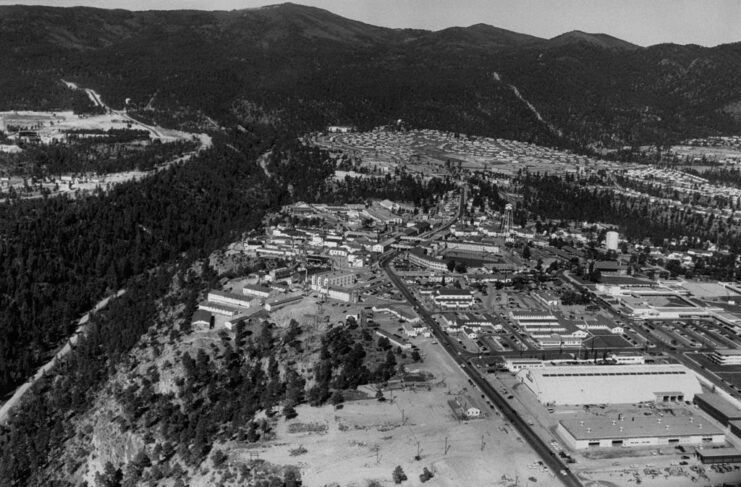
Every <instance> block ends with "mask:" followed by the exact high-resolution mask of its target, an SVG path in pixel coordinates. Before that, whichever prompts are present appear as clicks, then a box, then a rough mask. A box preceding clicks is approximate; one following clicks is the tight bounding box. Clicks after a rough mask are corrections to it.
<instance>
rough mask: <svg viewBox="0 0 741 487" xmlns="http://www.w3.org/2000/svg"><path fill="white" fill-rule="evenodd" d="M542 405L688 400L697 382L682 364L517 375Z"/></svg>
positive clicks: (591, 367) (697, 387) (528, 371)
mask: <svg viewBox="0 0 741 487" xmlns="http://www.w3.org/2000/svg"><path fill="white" fill-rule="evenodd" d="M517 377H518V378H519V379H520V381H521V382H522V383H523V384H525V385H526V386H527V387H528V388H529V389H530V390H531V391H532V392H533V394H535V396H536V397H537V398H538V400H539V401H540V402H541V403H543V404H570V405H582V404H629V403H639V402H650V401H655V402H682V401H691V400H692V399H693V398H694V396H695V394H700V393H702V389H701V387H700V382H699V381H698V380H697V378H696V377H695V375H694V374H693V373H692V371H690V370H689V369H687V367H685V366H684V365H679V364H657V365H653V364H652V365H570V366H553V367H545V368H542V369H534V368H532V369H531V368H528V369H524V370H521V371H520V372H518V373H517Z"/></svg>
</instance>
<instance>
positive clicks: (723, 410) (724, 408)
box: [692, 392, 741, 426]
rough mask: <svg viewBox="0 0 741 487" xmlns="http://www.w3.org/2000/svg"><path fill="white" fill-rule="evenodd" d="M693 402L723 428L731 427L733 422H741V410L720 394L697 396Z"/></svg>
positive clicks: (709, 393) (708, 393) (707, 393)
mask: <svg viewBox="0 0 741 487" xmlns="http://www.w3.org/2000/svg"><path fill="white" fill-rule="evenodd" d="M692 402H693V403H695V405H696V406H697V407H698V408H700V409H701V410H702V411H704V412H705V413H706V414H707V415H708V416H710V417H711V418H713V419H715V420H716V421H718V422H719V423H720V424H722V425H723V426H729V425H730V424H731V423H732V422H734V421H739V420H741V410H739V409H738V408H737V407H736V406H734V405H733V404H731V403H730V402H728V401H727V400H725V399H724V398H723V397H721V396H720V395H719V394H716V393H712V392H706V393H702V394H697V395H695V397H694V398H693V399H692Z"/></svg>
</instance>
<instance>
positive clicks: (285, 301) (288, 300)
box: [264, 293, 303, 311]
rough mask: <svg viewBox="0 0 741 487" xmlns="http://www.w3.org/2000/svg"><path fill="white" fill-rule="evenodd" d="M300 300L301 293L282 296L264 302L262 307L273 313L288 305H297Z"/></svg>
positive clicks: (301, 297)
mask: <svg viewBox="0 0 741 487" xmlns="http://www.w3.org/2000/svg"><path fill="white" fill-rule="evenodd" d="M302 299H303V295H302V294H301V293H294V294H282V295H278V296H276V297H274V298H270V299H268V300H267V301H265V305H264V307H265V309H266V310H268V311H275V310H278V309H280V308H282V307H284V306H288V305H289V304H294V303H297V302H299V301H301V300H302Z"/></svg>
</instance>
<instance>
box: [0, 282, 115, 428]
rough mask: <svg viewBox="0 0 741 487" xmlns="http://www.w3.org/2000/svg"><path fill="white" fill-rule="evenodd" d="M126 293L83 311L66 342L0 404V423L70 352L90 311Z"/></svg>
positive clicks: (102, 300) (88, 319)
mask: <svg viewBox="0 0 741 487" xmlns="http://www.w3.org/2000/svg"><path fill="white" fill-rule="evenodd" d="M125 293H126V290H125V289H121V290H120V291H118V292H117V293H114V294H111V295H110V296H108V297H106V298H103V299H101V300H100V301H99V302H98V304H96V305H95V306H94V307H93V309H91V310H90V311H88V312H87V313H85V314H84V315H83V316H82V318H80V321H78V322H77V330H75V333H74V334H73V335H72V336H71V337H70V338H69V340H67V343H65V344H64V346H63V347H62V348H61V349H60V350H59V351H58V352H57V353H56V354H55V355H54V356H53V357H52V358H51V360H49V361H48V362H47V363H46V364H44V365H43V366H42V367H41V368H40V369H39V370H38V371H37V372H36V373H35V374H34V375H33V377H31V378H30V379H28V381H26V382H25V383H24V384H23V385H21V386H19V387H18V389H16V390H15V392H14V393H13V395H12V396H11V397H10V399H8V400H7V402H5V404H3V405H2V406H0V424H6V423H7V422H8V416H9V414H10V411H11V410H12V409H13V408H14V407H15V406H17V405H18V404H19V403H20V401H21V399H23V396H24V394H26V392H28V390H29V389H30V388H31V386H33V385H34V384H35V383H36V381H38V380H39V379H41V378H42V377H44V375H45V374H46V373H47V372H49V371H50V370H51V369H53V368H54V366H55V365H56V364H57V363H58V362H59V361H60V360H62V358H64V356H65V355H67V354H68V353H70V352H71V351H72V349H73V348H74V346H75V344H76V343H77V340H78V338H79V336H80V335H84V334H85V333H86V332H87V328H88V326H89V322H90V315H91V314H92V313H95V312H96V311H100V310H101V309H103V308H105V307H106V306H108V303H109V302H110V300H111V299H113V298H117V297H119V296H122V295H123V294H125Z"/></svg>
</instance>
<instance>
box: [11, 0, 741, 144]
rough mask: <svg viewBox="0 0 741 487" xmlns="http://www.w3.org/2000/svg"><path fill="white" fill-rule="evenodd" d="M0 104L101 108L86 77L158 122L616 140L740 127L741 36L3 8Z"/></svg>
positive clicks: (320, 15)
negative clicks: (680, 39)
mask: <svg viewBox="0 0 741 487" xmlns="http://www.w3.org/2000/svg"><path fill="white" fill-rule="evenodd" d="M0 19H2V22H0V44H2V45H3V46H4V50H3V56H2V59H0V84H1V85H2V86H3V89H2V90H1V91H0V110H21V109H34V110H55V109H61V108H66V109H69V108H73V109H74V110H75V111H77V112H85V111H95V110H98V109H97V108H95V107H94V105H93V103H92V102H91V100H89V99H88V97H87V96H86V94H85V93H84V91H82V90H72V89H69V88H68V87H67V85H65V83H63V82H62V81H61V79H66V80H73V81H75V82H77V83H78V84H79V85H80V86H90V87H94V88H95V89H96V91H98V92H99V93H101V94H102V96H103V98H104V100H105V102H106V103H107V104H108V105H110V106H111V107H113V108H116V109H121V108H122V107H123V106H124V105H125V104H127V101H128V105H127V106H128V108H129V109H130V111H131V112H132V113H138V114H139V116H143V117H150V118H153V119H156V120H157V121H159V122H160V124H163V123H164V122H165V121H166V122H168V123H170V124H177V123H196V124H205V123H210V124H213V122H214V120H216V121H218V123H219V124H222V125H227V126H234V125H236V124H241V125H242V126H245V127H249V126H250V125H254V124H273V123H276V122H278V121H279V122H280V123H282V124H284V125H286V124H288V125H291V126H294V127H296V128H297V129H300V130H303V131H307V130H316V129H320V128H324V127H327V126H329V125H337V123H338V122H341V123H346V124H351V125H354V126H356V127H357V128H358V129H360V130H363V129H367V128H369V127H373V126H377V125H381V124H387V123H390V122H392V121H395V120H397V119H404V120H405V121H407V122H408V123H409V124H411V126H414V127H420V128H425V127H427V128H437V129H441V130H449V131H457V132H463V133H471V134H478V135H487V136H495V137H506V138H513V139H518V140H526V141H532V142H538V143H541V144H555V145H559V146H563V147H587V146H590V145H591V146H596V147H600V146H605V147H613V148H616V147H617V148H619V147H623V146H625V145H638V144H645V143H669V142H673V141H677V140H679V139H682V138H686V137H700V136H705V135H713V134H722V133H739V132H740V131H741V121H740V119H739V110H738V101H739V100H741V86H739V85H738V83H737V80H738V79H739V78H741V44H728V45H722V46H718V47H715V48H710V49H709V48H702V47H699V46H695V45H688V46H678V45H672V44H661V45H656V46H651V47H648V48H643V47H639V46H635V45H632V44H630V43H628V42H625V41H621V40H620V39H615V38H613V37H610V36H606V35H602V34H586V33H583V32H571V33H567V34H564V35H561V36H558V37H556V38H554V39H550V40H545V39H539V38H536V37H532V36H527V35H523V34H517V33H515V32H509V31H506V30H503V29H498V28H495V27H491V26H486V25H474V26H471V27H468V28H451V29H445V30H442V31H437V32H430V31H423V30H412V29H405V30H396V29H386V28H381V27H375V26H371V25H367V24H363V23H360V22H355V21H352V20H349V19H345V18H342V17H339V16H337V15H334V14H332V13H330V12H327V11H324V10H320V9H316V8H310V7H302V6H298V5H291V4H285V5H281V6H277V7H275V8H270V9H250V10H241V11H233V12H194V11H189V12H183V11H166V12H126V11H122V10H115V11H114V10H100V9H90V8H73V9H60V8H51V7H29V6H13V7H1V8H0Z"/></svg>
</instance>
